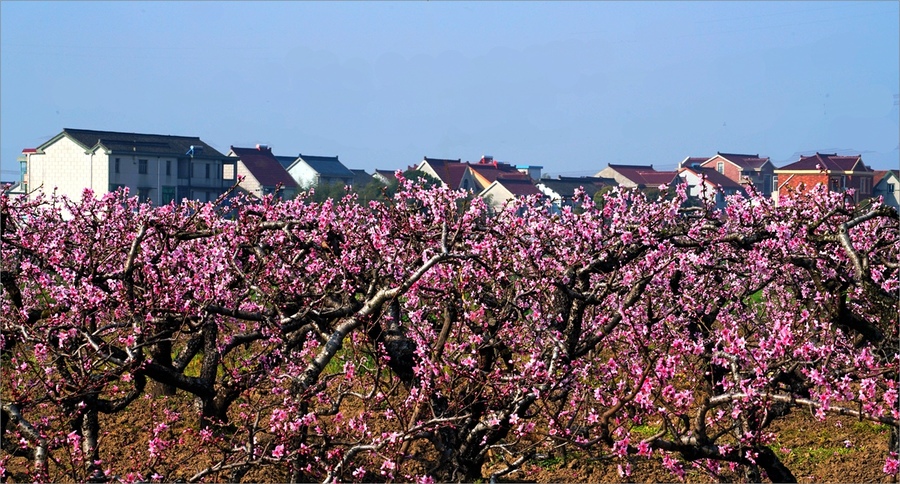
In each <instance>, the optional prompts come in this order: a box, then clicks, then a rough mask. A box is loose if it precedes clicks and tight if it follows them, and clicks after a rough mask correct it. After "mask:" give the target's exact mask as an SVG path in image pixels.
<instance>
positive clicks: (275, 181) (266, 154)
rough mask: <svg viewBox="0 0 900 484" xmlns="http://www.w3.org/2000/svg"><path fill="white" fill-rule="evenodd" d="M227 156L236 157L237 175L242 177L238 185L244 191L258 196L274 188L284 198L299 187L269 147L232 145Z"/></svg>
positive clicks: (260, 196)
mask: <svg viewBox="0 0 900 484" xmlns="http://www.w3.org/2000/svg"><path fill="white" fill-rule="evenodd" d="M228 156H229V157H234V158H237V173H238V176H239V177H243V179H242V180H241V182H240V185H239V186H240V188H241V189H242V190H244V191H245V192H247V193H249V194H251V195H253V196H256V197H259V198H262V197H263V196H265V195H269V194H271V193H275V192H276V190H280V192H279V193H280V195H281V197H282V198H284V199H291V198H294V196H296V195H297V192H298V190H299V188H300V187H299V186H298V185H297V182H296V181H295V180H294V179H293V178H292V177H291V175H290V173H288V172H287V170H285V169H284V166H282V164H281V163H279V161H278V159H277V158H276V157H275V155H273V154H272V148H271V147H268V146H266V145H256V148H238V147H234V146H232V147H231V149H230V151H229V152H228Z"/></svg>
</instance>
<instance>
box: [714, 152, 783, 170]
mask: <svg viewBox="0 0 900 484" xmlns="http://www.w3.org/2000/svg"><path fill="white" fill-rule="evenodd" d="M716 154H717V155H718V156H721V157H722V158H725V159H726V160H728V161H730V162H732V163H734V164H735V165H737V166H739V167H741V168H742V169H745V170H755V169H758V168H760V167H762V166H763V165H765V164H766V162H767V161H769V158H760V157H759V155H758V154H756V155H744V154H740V153H722V152H716ZM713 158H715V156H714V157H713ZM710 160H712V158H710Z"/></svg>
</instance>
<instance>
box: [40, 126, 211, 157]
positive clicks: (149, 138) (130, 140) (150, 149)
mask: <svg viewBox="0 0 900 484" xmlns="http://www.w3.org/2000/svg"><path fill="white" fill-rule="evenodd" d="M61 136H68V137H69V138H71V139H73V140H74V141H75V142H76V143H78V144H80V145H82V146H84V148H85V149H91V148H94V147H95V146H97V145H101V146H103V147H104V148H106V149H107V150H109V151H110V152H112V153H124V152H128V153H141V154H149V155H159V156H184V155H185V154H187V152H188V151H190V149H191V146H195V147H197V146H198V147H202V151H199V150H195V155H194V157H195V158H224V157H225V155H223V154H222V153H219V152H218V151H216V149H215V148H213V147H212V146H210V145H208V144H206V143H205V142H203V140H201V139H200V138H198V137H196V136H171V135H161V134H143V133H122V132H116V131H94V130H89V129H73V128H65V129H63V131H62V133H60V134H59V135H57V136H55V137H54V138H53V139H52V140H50V141H48V142H47V143H44V144H43V145H41V148H43V147H44V146H46V145H48V144H49V143H51V142H53V141H56V140H57V139H59V138H60V137H61Z"/></svg>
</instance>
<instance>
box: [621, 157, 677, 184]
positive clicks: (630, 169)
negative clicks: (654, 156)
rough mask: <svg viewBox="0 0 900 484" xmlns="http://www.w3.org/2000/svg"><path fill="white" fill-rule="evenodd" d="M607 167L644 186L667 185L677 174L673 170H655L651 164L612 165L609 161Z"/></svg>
mask: <svg viewBox="0 0 900 484" xmlns="http://www.w3.org/2000/svg"><path fill="white" fill-rule="evenodd" d="M609 167H610V168H613V169H615V170H616V171H617V172H619V173H620V174H621V175H622V176H624V177H625V178H628V179H629V180H631V181H633V182H634V183H637V184H638V185H643V186H645V187H656V186H659V185H668V184H670V183H672V180H674V179H675V177H676V176H678V173H677V172H674V171H656V170H654V169H653V165H649V166H648V165H614V164H612V163H610V164H609Z"/></svg>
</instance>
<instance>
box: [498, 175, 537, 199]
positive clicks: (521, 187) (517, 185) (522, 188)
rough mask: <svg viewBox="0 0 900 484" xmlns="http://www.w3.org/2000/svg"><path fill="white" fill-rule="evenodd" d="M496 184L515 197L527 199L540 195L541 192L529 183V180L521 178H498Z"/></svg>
mask: <svg viewBox="0 0 900 484" xmlns="http://www.w3.org/2000/svg"><path fill="white" fill-rule="evenodd" d="M496 182H497V184H499V185H502V186H503V188H506V189H507V190H509V193H512V194H513V195H515V196H517V197H527V196H529V195H540V194H541V191H540V190H538V188H537V187H536V186H534V184H533V183H532V182H531V179H530V178H528V177H526V178H524V179H522V178H500V179H498V180H496Z"/></svg>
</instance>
